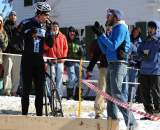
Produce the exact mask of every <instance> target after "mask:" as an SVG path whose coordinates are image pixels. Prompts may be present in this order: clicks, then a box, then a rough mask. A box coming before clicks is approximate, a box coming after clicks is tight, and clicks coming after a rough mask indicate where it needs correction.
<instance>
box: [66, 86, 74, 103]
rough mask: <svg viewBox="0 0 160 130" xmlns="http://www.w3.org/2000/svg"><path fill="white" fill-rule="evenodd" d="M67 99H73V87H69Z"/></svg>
mask: <svg viewBox="0 0 160 130" xmlns="http://www.w3.org/2000/svg"><path fill="white" fill-rule="evenodd" d="M67 99H68V100H69V99H73V88H67Z"/></svg>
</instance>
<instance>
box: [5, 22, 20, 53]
mask: <svg viewBox="0 0 160 130" xmlns="http://www.w3.org/2000/svg"><path fill="white" fill-rule="evenodd" d="M4 29H5V31H6V33H7V35H8V46H7V49H6V50H5V52H6V53H14V54H19V53H21V52H22V45H21V44H22V43H20V42H19V40H18V37H17V27H16V23H14V22H12V21H10V20H6V22H5V24H4Z"/></svg>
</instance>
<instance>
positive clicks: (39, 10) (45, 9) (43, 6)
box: [34, 2, 51, 15]
mask: <svg viewBox="0 0 160 130" xmlns="http://www.w3.org/2000/svg"><path fill="white" fill-rule="evenodd" d="M34 8H35V10H36V14H37V15H39V14H49V12H50V11H51V6H50V5H49V4H48V3H46V2H37V3H36V4H35V5H34Z"/></svg>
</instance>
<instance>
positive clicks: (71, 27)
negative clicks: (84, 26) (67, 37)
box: [68, 26, 76, 32]
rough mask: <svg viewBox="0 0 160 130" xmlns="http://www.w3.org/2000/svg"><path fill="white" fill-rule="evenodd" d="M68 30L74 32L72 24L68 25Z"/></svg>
mask: <svg viewBox="0 0 160 130" xmlns="http://www.w3.org/2000/svg"><path fill="white" fill-rule="evenodd" d="M68 32H76V29H75V28H74V27H73V26H70V27H69V28H68Z"/></svg>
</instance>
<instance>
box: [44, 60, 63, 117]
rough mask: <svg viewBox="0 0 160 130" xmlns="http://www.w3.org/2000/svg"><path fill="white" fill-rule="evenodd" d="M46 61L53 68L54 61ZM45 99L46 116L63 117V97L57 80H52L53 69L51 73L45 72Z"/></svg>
mask: <svg viewBox="0 0 160 130" xmlns="http://www.w3.org/2000/svg"><path fill="white" fill-rule="evenodd" d="M46 63H47V64H48V65H49V67H50V68H51V65H52V63H50V62H49V61H47V62H46ZM50 70H51V69H50ZM44 100H45V103H44V105H45V115H46V116H49V115H51V116H55V117H59V116H61V117H63V111H62V102H61V98H60V96H59V93H58V90H57V88H56V85H55V82H54V81H53V80H52V75H51V71H50V75H49V74H48V73H47V72H45V86H44ZM48 106H49V107H48ZM49 111H50V112H49Z"/></svg>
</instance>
